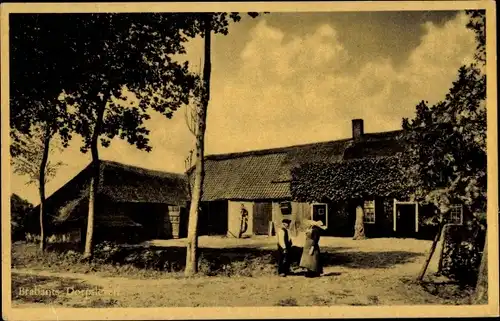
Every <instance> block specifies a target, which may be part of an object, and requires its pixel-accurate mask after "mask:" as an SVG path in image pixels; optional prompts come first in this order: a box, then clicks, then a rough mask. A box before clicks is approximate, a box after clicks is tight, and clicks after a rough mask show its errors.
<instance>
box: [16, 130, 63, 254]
mask: <svg viewBox="0 0 500 321" xmlns="http://www.w3.org/2000/svg"><path fill="white" fill-rule="evenodd" d="M12 132H13V133H16V131H15V130H14V131H12ZM14 135H15V137H16V139H15V140H14V141H13V142H12V143H11V151H12V158H11V165H12V167H13V169H14V170H13V172H14V173H16V174H18V175H21V176H27V177H28V181H27V184H28V185H30V184H36V185H38V190H39V196H40V212H39V222H40V249H41V250H42V251H43V250H44V249H45V233H44V230H45V229H44V221H45V219H46V215H45V212H46V211H45V185H46V184H47V182H48V181H49V180H51V179H52V178H53V177H54V176H55V174H56V172H57V169H58V168H59V167H61V166H62V165H64V164H63V163H62V162H55V163H54V162H50V161H49V153H50V152H52V153H53V152H55V151H60V150H61V149H62V146H61V145H60V141H56V142H54V143H53V144H50V141H51V138H52V135H53V133H52V132H51V128H50V127H49V126H47V125H45V126H43V127H42V128H40V127H36V126H33V128H32V130H31V131H30V134H29V135H21V134H18V133H17V134H14ZM51 145H52V146H51ZM51 147H52V148H51Z"/></svg>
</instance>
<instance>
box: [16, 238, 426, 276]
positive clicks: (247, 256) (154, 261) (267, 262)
mask: <svg viewBox="0 0 500 321" xmlns="http://www.w3.org/2000/svg"><path fill="white" fill-rule="evenodd" d="M50 251H51V252H56V253H59V254H58V255H59V256H60V257H62V258H63V259H64V258H65V257H66V256H67V255H66V254H67V253H68V251H72V253H73V256H72V257H73V258H74V255H76V254H77V253H78V252H79V251H78V250H77V248H74V247H72V246H70V245H64V244H59V245H58V244H51V245H50ZM198 251H199V256H200V260H199V270H200V272H202V273H203V274H205V275H226V276H230V275H242V276H245V275H247V276H256V275H259V274H273V273H275V266H276V254H277V253H276V251H275V250H270V249H259V248H249V247H247V248H241V247H235V248H223V249H217V248H200V249H199V250H198ZM78 255H79V254H78ZM301 255H302V248H300V247H292V250H291V265H292V268H295V267H297V266H298V264H299V262H300V257H301ZM420 255H421V254H419V253H414V252H405V251H379V252H362V251H353V249H352V248H346V247H328V248H324V249H322V253H321V259H322V261H323V265H324V267H328V266H335V267H349V268H356V269H371V268H389V267H392V266H395V265H398V264H405V263H408V262H411V261H413V260H414V259H415V258H416V257H418V256H420ZM185 261H186V248H185V247H176V246H169V247H158V246H150V247H145V248H144V247H134V248H130V247H129V248H127V247H119V246H114V247H113V246H111V247H107V246H104V247H102V246H101V247H99V246H97V247H96V251H95V252H94V259H93V263H95V264H96V265H101V264H111V265H116V266H124V265H131V266H134V267H136V268H140V269H152V270H157V271H167V272H179V271H183V270H184V267H185ZM19 263H22V262H19ZM54 263H55V264H58V263H57V262H54Z"/></svg>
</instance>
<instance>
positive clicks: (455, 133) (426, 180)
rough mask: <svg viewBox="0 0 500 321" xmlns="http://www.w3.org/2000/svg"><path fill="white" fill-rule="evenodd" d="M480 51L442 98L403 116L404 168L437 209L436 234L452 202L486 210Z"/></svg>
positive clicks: (483, 80)
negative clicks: (407, 161) (406, 160)
mask: <svg viewBox="0 0 500 321" xmlns="http://www.w3.org/2000/svg"><path fill="white" fill-rule="evenodd" d="M476 18H477V17H476ZM469 25H470V24H469ZM473 25H474V26H476V24H473ZM483 25H484V24H483ZM480 47H482V46H480V45H478V48H480ZM481 52H482V51H481V50H478V51H477V53H476V57H479V59H478V61H477V63H472V64H470V65H464V66H462V67H460V69H459V70H458V79H457V80H456V81H454V82H453V84H452V87H451V88H450V90H449V92H448V93H447V94H446V97H445V99H444V100H442V101H440V102H438V103H436V104H435V105H433V106H429V105H428V103H427V102H425V101H422V102H420V103H419V104H418V105H417V107H416V116H415V118H414V119H412V120H408V119H403V129H404V130H405V132H406V139H407V140H408V143H409V149H408V157H409V159H410V160H411V166H409V168H408V172H410V173H415V175H413V176H412V177H411V179H412V180H413V181H414V182H415V184H414V186H417V188H416V190H415V194H416V198H417V200H420V201H422V200H425V201H427V202H430V203H432V204H434V205H435V206H436V208H438V213H437V216H438V218H439V229H438V230H439V232H438V233H440V231H441V229H442V227H443V224H444V223H445V219H444V218H445V215H446V214H447V213H448V211H449V209H450V206H451V204H452V203H459V204H462V205H463V206H464V207H465V209H466V210H467V212H470V213H479V212H482V211H484V210H485V209H486V75H484V74H483V72H482V69H481V65H482V64H483V63H484V60H481V57H483V54H482V53H481ZM438 240H439V235H437V236H436V238H435V239H434V242H433V244H432V246H431V250H430V252H429V254H428V258H427V260H426V263H425V264H424V266H423V268H422V270H421V271H420V273H419V275H418V277H417V278H418V279H419V280H422V278H423V277H424V275H425V272H426V269H427V266H428V263H429V261H430V258H431V257H432V255H433V253H434V250H435V248H436V244H437V242H438Z"/></svg>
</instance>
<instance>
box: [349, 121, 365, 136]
mask: <svg viewBox="0 0 500 321" xmlns="http://www.w3.org/2000/svg"><path fill="white" fill-rule="evenodd" d="M364 133H365V132H364V129H363V119H353V120H352V138H353V139H354V140H358V139H360V138H361V137H362V136H363V134H364Z"/></svg>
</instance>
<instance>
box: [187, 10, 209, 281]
mask: <svg viewBox="0 0 500 321" xmlns="http://www.w3.org/2000/svg"><path fill="white" fill-rule="evenodd" d="M211 24H212V16H211V15H210V14H205V15H204V20H203V28H204V33H203V38H204V53H205V54H204V57H205V59H204V63H203V78H202V79H203V87H202V90H201V101H200V104H197V106H198V108H197V112H196V130H194V133H195V134H196V165H195V169H194V187H193V191H192V195H191V204H190V208H189V224H188V238H187V247H186V253H187V254H186V269H185V274H186V275H193V274H194V273H196V272H197V262H198V259H197V258H198V255H197V254H198V253H197V250H198V233H197V231H198V214H199V206H200V200H201V196H202V186H203V180H204V177H205V168H204V151H205V129H206V121H207V110H208V103H209V101H210V74H211V72H212V62H211V57H210V55H211V50H212V49H211V46H212V42H211V37H212V34H211V32H212V25H211Z"/></svg>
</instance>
